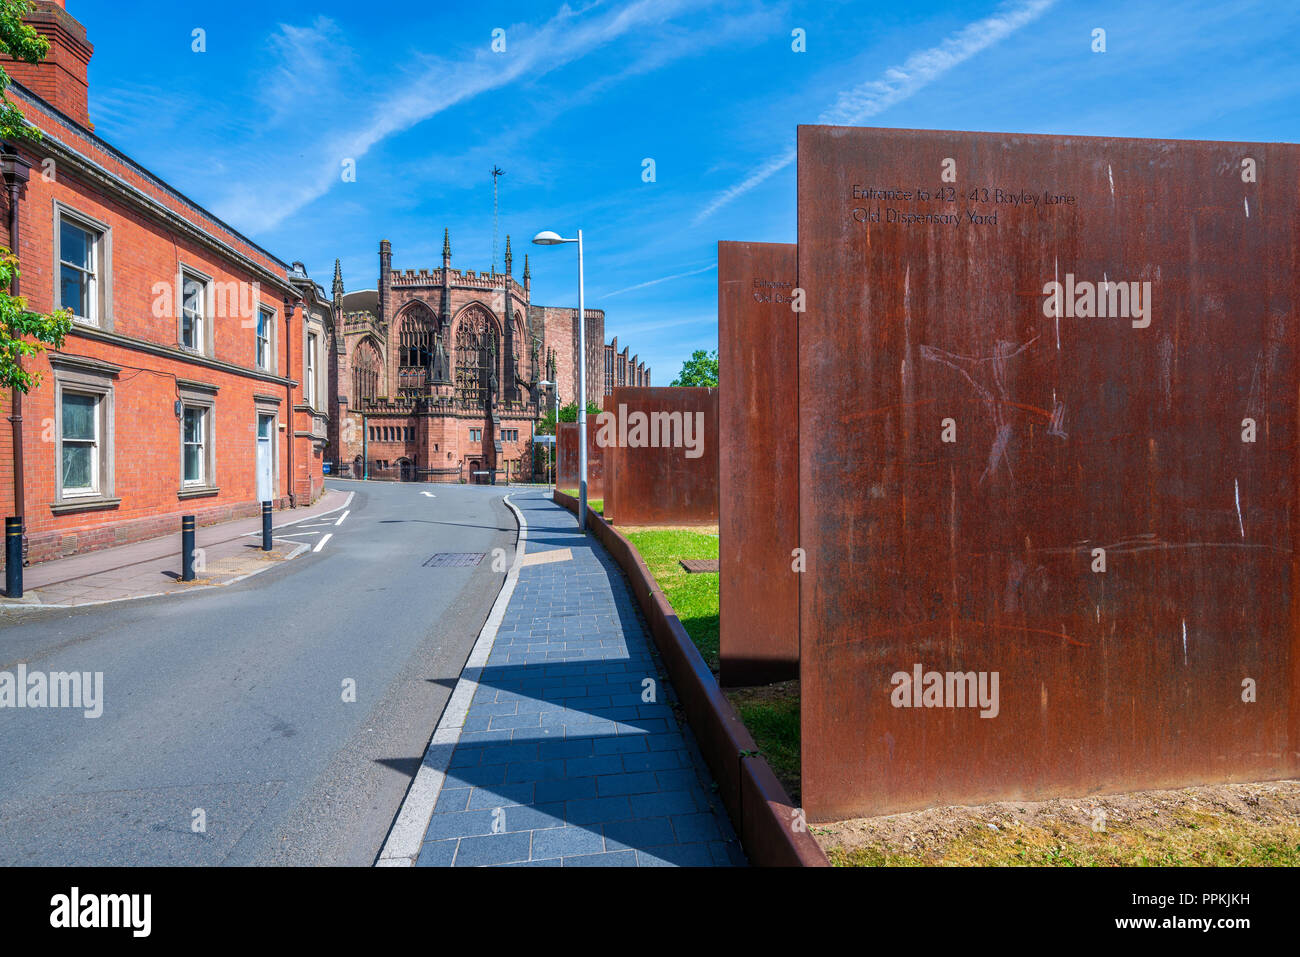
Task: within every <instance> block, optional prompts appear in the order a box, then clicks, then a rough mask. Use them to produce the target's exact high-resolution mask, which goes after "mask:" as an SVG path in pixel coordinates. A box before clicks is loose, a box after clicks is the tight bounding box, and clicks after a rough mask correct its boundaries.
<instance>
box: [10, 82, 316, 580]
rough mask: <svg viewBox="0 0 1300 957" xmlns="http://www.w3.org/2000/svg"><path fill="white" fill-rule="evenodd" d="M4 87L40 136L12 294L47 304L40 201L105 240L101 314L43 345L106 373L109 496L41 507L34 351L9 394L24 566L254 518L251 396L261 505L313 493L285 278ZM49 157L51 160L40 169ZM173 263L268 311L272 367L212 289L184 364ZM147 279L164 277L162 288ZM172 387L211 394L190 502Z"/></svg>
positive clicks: (41, 440)
mask: <svg viewBox="0 0 1300 957" xmlns="http://www.w3.org/2000/svg"><path fill="white" fill-rule="evenodd" d="M15 92H16V95H15V99H16V101H17V102H18V104H19V105H20V107H21V108H22V109H23V110H24V112H25V113H26V114H27V116H28V117H29V119H31V120H32V121H33V122H35V123H36V124H37V125H38V126H41V127H42V128H43V129H44V131H45V132H46V138H45V140H44V142H42V143H41V144H38V145H35V146H24V147H22V150H21V152H22V153H23V155H24V156H25V158H26V159H27V160H28V161H29V162H31V163H32V165H33V170H32V175H31V178H30V181H29V183H28V185H27V188H26V192H25V195H24V196H23V198H22V199H21V201H20V210H19V219H20V228H21V241H20V244H19V249H18V254H19V260H20V264H21V270H22V292H23V294H24V295H25V296H26V297H27V298H28V301H29V303H30V305H31V307H32V308H33V309H37V310H41V311H47V310H50V309H52V308H54V305H55V285H56V277H57V271H56V264H55V261H54V255H55V235H56V202H57V203H60V204H63V205H64V206H66V207H67V208H69V209H71V210H73V211H75V212H76V213H78V214H80V215H82V216H85V217H88V218H90V219H92V220H95V221H97V222H99V223H102V224H103V225H104V227H106V234H107V235H108V236H109V237H110V243H111V266H110V265H108V264H107V262H106V261H105V260H106V259H107V257H102V258H101V281H102V283H103V285H104V286H105V287H106V288H107V289H109V290H111V300H112V307H111V313H110V312H108V311H107V310H106V313H105V315H104V316H103V317H102V321H101V323H100V328H99V329H98V330H96V329H87V328H84V327H80V326H78V327H74V331H73V334H72V335H70V336H69V337H68V339H67V341H66V343H65V345H64V347H63V348H62V349H61V350H59V352H60V353H62V354H66V355H70V356H77V357H83V358H86V359H89V360H92V361H98V362H101V363H107V364H110V365H111V366H112V367H116V369H117V372H116V375H115V376H114V377H112V385H111V389H112V408H113V420H114V421H113V428H112V431H111V436H110V438H109V443H108V444H109V447H110V449H111V450H112V456H111V465H112V497H113V498H117V499H120V502H115V503H111V504H105V505H103V506H102V507H96V508H94V509H90V510H81V511H71V512H63V511H61V510H58V509H56V508H55V507H54V506H55V498H56V491H57V489H56V486H57V476H58V468H59V462H58V457H59V453H58V448H59V446H58V440H57V437H58V432H59V429H58V423H57V422H56V420H55V415H56V395H55V387H54V379H53V374H52V369H51V366H50V362H49V359H48V358H47V357H44V356H42V357H38V358H37V359H35V360H32V359H28V360H27V361H26V365H27V367H28V368H29V369H32V370H34V371H38V372H40V373H41V374H42V377H43V381H42V384H41V385H40V386H39V387H37V388H35V389H33V391H32V392H31V393H30V394H29V395H28V396H27V397H26V398H25V400H24V410H23V411H24V416H23V418H24V443H23V452H24V456H25V468H24V477H25V499H26V502H25V505H26V508H25V518H26V524H27V531H28V537H29V556H30V558H31V560H33V561H40V560H44V559H46V558H51V557H56V556H58V555H65V554H72V553H75V552H78V551H85V550H87V549H91V548H98V547H104V546H106V545H112V544H120V543H122V542H126V541H137V540H140V539H142V538H146V537H150V536H152V535H156V534H164V533H169V532H171V531H174V530H175V527H176V526H177V525H178V524H179V516H180V515H181V514H197V515H199V517H200V522H205V521H220V520H225V519H228V518H231V517H238V516H242V515H252V514H256V512H257V509H258V505H257V501H256V499H257V488H256V474H255V472H256V469H255V461H256V422H257V417H256V415H257V413H256V409H257V407H258V406H259V405H260V406H261V407H262V408H263V409H265V410H266V411H274V413H275V414H276V416H277V422H276V424H277V429H276V434H275V436H274V440H273V444H274V446H275V459H276V463H275V470H274V474H275V483H276V485H275V497H276V500H277V502H280V503H284V502H287V500H288V495H289V491H290V488H291V487H292V489H293V491H294V494H295V496H296V498H297V501H298V502H299V503H300V504H305V503H306V502H309V501H310V500H312V499H314V498H316V497H317V496H319V495H320V493H321V491H322V488H323V479H322V475H321V461H322V460H321V456H320V451H319V449H320V444H321V443H320V442H318V441H314V440H313V439H312V438H311V431H312V416H311V414H310V412H306V411H295V406H297V405H300V404H301V403H302V401H303V391H302V386H301V385H300V384H294V385H293V386H292V394H291V395H290V394H289V389H288V388H287V385H288V383H287V382H286V379H285V377H286V374H287V373H289V372H290V370H292V371H291V375H292V378H293V379H295V380H298V379H300V378H301V375H302V363H303V356H302V349H303V330H302V312H301V310H296V309H292V308H291V309H290V314H291V322H290V325H289V328H288V329H287V330H286V327H285V315H286V306H285V302H284V298H285V297H286V296H287V297H289V298H290V299H291V300H292V299H295V298H296V294H295V292H294V290H293V288H292V286H290V285H289V284H288V282H287V279H286V278H285V277H286V267H285V265H284V263H282V262H280V261H279V260H277V259H275V258H274V257H272V256H271V255H270V254H269V253H266V252H265V251H263V250H261V249H260V248H258V247H256V246H255V245H254V244H252V243H251V242H250V241H248V240H246V239H244V238H243V237H240V236H239V235H238V234H237V233H235V232H234V231H233V230H231V229H230V227H228V226H225V225H224V224H221V223H219V221H217V220H215V218H213V217H211V216H210V214H205V213H203V212H201V211H200V210H199V208H198V207H197V206H195V205H194V204H192V203H190V202H189V201H188V200H186V199H185V198H184V197H182V196H180V195H179V194H176V193H174V192H172V191H170V190H169V189H168V188H167V187H166V186H165V185H164V184H162V183H161V182H160V181H157V180H155V179H153V178H152V177H150V176H149V174H147V173H145V172H143V171H142V170H140V169H138V168H137V167H134V166H133V165H132V164H131V163H130V161H129V160H126V159H125V158H124V157H121V156H120V155H119V154H116V153H115V152H114V151H113V150H112V148H111V147H109V146H107V144H103V143H102V142H100V141H98V140H96V139H95V138H94V137H93V136H92V135H91V134H89V133H88V132H86V131H79V130H75V129H73V128H71V127H70V126H69V125H68V124H67V123H66V122H65V121H62V120H60V119H58V118H57V117H55V116H53V114H52V113H50V111H49V110H48V108H47V107H45V106H43V105H42V104H40V103H39V101H36V100H34V99H33V98H32V97H31V94H30V93H27V92H26V91H22V90H16V91H15ZM78 153H84V156H81V157H78V155H77V154H78ZM51 159H52V160H54V161H55V162H54V164H53V165H50V164H49V163H46V162H45V161H46V160H51ZM43 173H44V174H47V175H43ZM0 205H3V204H0ZM173 217H176V218H173ZM7 239H8V237H7V236H5V237H4V241H7ZM106 248H107V247H106ZM182 264H184V265H185V266H186V267H188V268H191V269H194V270H196V271H197V272H199V273H201V274H203V275H204V276H206V277H210V280H211V282H212V284H213V286H214V288H215V287H217V286H220V285H221V284H233V285H232V286H231V287H230V288H232V289H236V290H238V291H239V294H240V297H241V298H242V299H243V301H244V303H245V304H247V305H252V303H254V302H256V303H257V304H259V305H263V306H266V307H268V308H270V309H272V310H274V312H275V317H276V318H275V334H274V338H275V345H274V351H275V367H274V369H273V370H270V371H266V372H263V371H259V370H257V369H255V367H254V366H255V362H254V360H255V337H256V330H255V321H252V320H251V318H250V315H251V313H249V312H243V314H242V315H241V314H240V313H241V310H240V309H238V308H236V307H235V306H234V305H233V304H227V309H226V310H225V312H224V313H223V314H216V310H215V309H214V308H213V307H216V306H217V305H218V303H217V302H216V301H215V297H214V301H212V302H210V303H209V310H208V312H209V315H208V322H209V323H210V324H211V327H212V339H211V346H210V348H209V349H208V350H206V355H205V356H204V357H201V358H200V357H194V356H191V355H189V354H187V353H185V352H183V351H182V350H181V349H180V348H179V346H178V328H179V325H178V322H177V319H176V317H175V309H174V294H173V292H172V290H174V287H175V284H176V276H177V273H178V270H179V268H180V266H181V265H182ZM160 283H162V284H166V287H165V290H164V288H163V287H160V286H158V285H157V284H160ZM255 285H256V290H255V289H254V286H255ZM160 296H161V299H162V300H163V305H165V307H166V308H165V310H164V313H165V314H163V315H158V314H156V313H157V311H158V309H157V307H158V306H159V304H160ZM324 346H325V344H324V343H323V344H322V348H324ZM322 358H323V355H322ZM181 380H185V381H186V382H190V383H202V384H203V385H204V386H205V387H206V388H207V389H208V390H209V391H211V390H215V391H214V392H212V398H211V401H212V413H211V417H210V431H209V442H210V443H211V446H212V448H213V449H214V455H215V461H214V463H213V465H214V467H213V469H212V473H211V474H212V477H213V481H212V482H210V483H208V484H210V485H212V486H213V489H214V490H213V491H211V492H208V493H206V494H204V495H202V497H197V498H195V497H188V496H187V495H182V490H181V425H180V420H179V419H178V417H177V415H176V412H175V402H176V400H177V398H178V396H179V394H180V389H181V387H182V384H181ZM276 400H278V406H277V405H276V404H275V403H276ZM9 406H10V400H9V396H8V395H7V394H6V395H4V397H3V400H0V414H2V415H4V416H7V415H8V412H9ZM0 425H3V428H0V433H2V435H0V503H3V507H4V508H5V512H6V514H13V510H14V493H15V483H14V475H13V459H12V448H11V441H10V429H9V427H8V422H7V421H6V420H0ZM290 443H292V458H293V474H292V485H291V483H290V476H289V467H288V463H289V458H290ZM105 478H106V476H105Z"/></svg>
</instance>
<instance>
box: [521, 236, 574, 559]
mask: <svg viewBox="0 0 1300 957" xmlns="http://www.w3.org/2000/svg"><path fill="white" fill-rule="evenodd" d="M533 242H534V243H536V244H537V245H539V246H558V245H560V244H561V243H577V244H578V529H579V531H581V532H583V533H584V534H585V533H586V531H587V303H586V290H585V288H584V286H583V277H582V230H581V229H580V230H578V237H577V238H576V239H564V238H563V237H561V236H560V235H558V234H557V233H553V232H551V231H550V230H549V229H548V230H543V231H542V232H540V233H538V234H537V235H536V236H534V237H533ZM556 402H557V403H558V402H559V397H558V395H557V397H556ZM555 431H556V435H557V436H558V435H559V431H560V430H559V417H558V416H557V417H556V430H555Z"/></svg>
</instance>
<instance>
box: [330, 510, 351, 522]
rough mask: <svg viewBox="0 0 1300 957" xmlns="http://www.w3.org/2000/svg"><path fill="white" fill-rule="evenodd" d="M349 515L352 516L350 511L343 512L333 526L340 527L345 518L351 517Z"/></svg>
mask: <svg viewBox="0 0 1300 957" xmlns="http://www.w3.org/2000/svg"><path fill="white" fill-rule="evenodd" d="M351 514H352V509H348V510H347V511H346V512H344V513H343V514H342V515H340V516H339V520H338V521H337V522H335V523H334V524H335V525H342V524H343V519H345V518H347V517H348V516H349V515H351Z"/></svg>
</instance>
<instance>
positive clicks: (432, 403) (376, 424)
mask: <svg viewBox="0 0 1300 957" xmlns="http://www.w3.org/2000/svg"><path fill="white" fill-rule="evenodd" d="M392 255H393V254H392V246H391V244H390V243H389V242H388V241H387V240H384V241H383V242H381V243H380V244H379V282H378V288H376V289H366V290H360V291H355V292H347V293H345V292H344V289H343V277H342V275H341V273H340V272H339V269H338V266H337V264H336V265H335V276H334V290H333V293H334V303H335V317H334V323H335V327H336V328H338V329H339V330H341V333H342V334H341V335H340V336H339V337H338V340H337V342H336V348H335V352H334V354H333V357H332V361H333V366H332V368H331V371H330V375H331V380H332V381H333V382H334V383H335V388H336V392H335V398H336V403H337V404H336V406H335V408H334V410H333V417H332V418H333V421H334V422H337V423H338V426H337V438H336V439H335V441H334V443H333V446H332V447H334V448H338V449H339V450H340V455H339V459H340V461H339V474H341V475H349V476H353V477H358V478H360V477H368V478H383V479H396V480H400V481H420V482H461V481H465V482H487V481H491V480H493V479H495V481H498V482H504V481H506V480H507V479H511V480H513V479H519V478H525V479H526V478H529V477H531V474H532V458H531V454H530V445H531V443H532V439H533V430H534V426H535V424H536V421H537V419H538V417H539V414H540V413H541V412H542V411H544V410H545V409H546V408H547V406H548V404H549V403H550V402H552V401H555V399H556V398H557V396H556V395H552V394H551V392H550V388H549V387H544V386H543V385H542V383H544V382H551V383H555V389H556V392H557V393H558V400H559V404H560V405H565V404H567V403H569V402H572V401H574V400H575V399H576V397H577V391H578V390H577V369H578V361H579V360H578V354H579V350H578V325H577V310H576V309H564V308H558V307H553V306H539V305H534V304H533V303H532V300H531V296H532V277H531V275H530V273H529V266H528V257H527V256H525V257H524V271H523V277H522V279H521V280H520V279H516V278H515V277H514V275H513V260H512V254H511V249H510V238H509V237H508V236H507V237H506V254H505V271H504V272H496V271H495V270H486V271H484V272H474V271H472V270H471V271H464V270H460V269H453V268H452V266H451V237H450V236H449V235H448V234H447V231H446V230H444V231H443V248H442V268H441V269H433V270H429V269H421V270H419V271H418V272H417V271H415V270H411V269H407V270H396V269H394V268H393V265H392ZM604 328H605V314H604V313H603V312H602V311H601V310H599V309H588V310H587V329H586V336H587V343H586V344H587V395H588V398H589V399H590V400H591V401H593V402H599V401H600V398H601V396H602V395H603V390H602V379H601V371H602V362H603V342H604Z"/></svg>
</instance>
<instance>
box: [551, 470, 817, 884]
mask: <svg viewBox="0 0 1300 957" xmlns="http://www.w3.org/2000/svg"><path fill="white" fill-rule="evenodd" d="M554 498H555V501H556V503H557V504H559V505H563V506H564V507H565V508H567V509H568V510H569V511H571V512H574V513H575V514H576V513H577V510H578V501H577V499H575V498H574V497H573V496H571V495H565V494H564V493H563V492H561V491H558V490H556V492H555V493H554ZM587 521H588V523H589V526H590V528H591V531H592V532H593V533H594V534H595V536H596V538H597V539H598V540H599V541H600V543H601V544H602V545H603V546H604V547H605V550H606V551H608V552H609V554H610V555H611V556H612V557H613V559H614V561H616V562H618V565H619V567H620V568H622V569H623V572H624V574H626V575H627V579H628V582H629V583H630V584H631V586H632V592H633V593H634V594H635V595H636V599H637V603H638V604H639V605H640V606H641V611H642V612H643V613H644V614H645V617H646V622H647V624H648V625H649V626H650V634H651V635H652V636H653V637H654V641H655V646H656V647H657V648H658V649H659V655H660V657H662V658H663V660H664V666H665V667H666V668H667V669H668V677H669V679H670V680H671V681H672V683H673V687H675V688H676V689H677V695H678V697H679V698H680V699H681V704H682V708H683V710H684V711H685V712H686V718H687V720H688V721H689V722H690V725H691V730H692V731H693V732H694V733H695V738H696V740H697V741H698V742H699V745H700V751H701V752H702V753H703V755H704V760H705V762H706V763H707V764H708V765H709V770H710V771H711V772H713V778H714V780H715V781H716V782H717V785H718V794H719V796H720V797H721V798H722V803H723V805H724V806H725V807H726V809H727V814H728V815H730V817H731V823H732V825H733V826H734V827H735V829H736V833H737V834H738V835H739V836H740V842H741V844H742V845H743V846H744V848H745V853H746V854H747V855H748V856H749V859H750V861H751V862H752V863H754V864H758V865H760V866H766V867H828V866H829V863H830V862H829V861H827V859H826V854H825V853H824V852H823V851H822V849H821V847H820V845H818V843H817V841H816V840H815V839H814V838H813V836H812V835H811V834H810V833H808V831H807V830H803V831H795V830H794V828H793V827H792V824H793V822H794V818H795V808H794V807H793V804H792V802H791V800H790V796H789V795H788V794H786V792H785V788H783V787H782V786H781V782H780V781H778V780H777V778H776V775H775V774H773V773H772V769H771V767H769V766H768V763H767V761H766V760H765V759H764V758H763V757H762V756H760V755H758V754H757V751H758V745H757V744H755V743H754V739H753V737H752V736H751V735H750V733H749V729H748V728H746V727H745V724H744V722H742V721H741V720H740V717H739V716H738V715H737V714H736V710H735V709H734V708H733V707H732V706H731V702H730V701H728V700H727V698H726V696H725V695H724V694H723V693H722V689H721V688H719V687H718V682H717V679H715V678H714V677H713V672H711V671H709V667H708V665H706V664H705V663H704V658H703V657H702V656H701V655H700V651H699V649H698V648H696V647H695V643H694V642H692V641H691V638H690V636H689V635H688V634H686V629H685V628H684V627H683V626H682V623H681V621H680V620H679V619H678V617H677V613H676V612H674V611H673V608H672V605H670V604H669V603H668V599H667V598H665V597H664V593H663V591H662V590H661V589H660V588H659V583H658V582H657V581H656V580H655V577H654V575H652V574H651V573H650V569H649V568H648V567H647V566H646V563H645V561H644V560H643V559H642V558H641V555H640V553H639V552H637V550H636V548H635V547H634V546H633V545H632V543H631V542H629V541H628V540H627V539H626V538H624V537H623V535H622V534H620V533H619V532H618V531H616V530H615V529H614V527H613V526H612V525H610V524H609V523H608V522H606V521H605V519H604V518H603V517H602V516H601V515H598V514H596V513H595V512H592V511H590V510H588V512H587Z"/></svg>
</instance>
